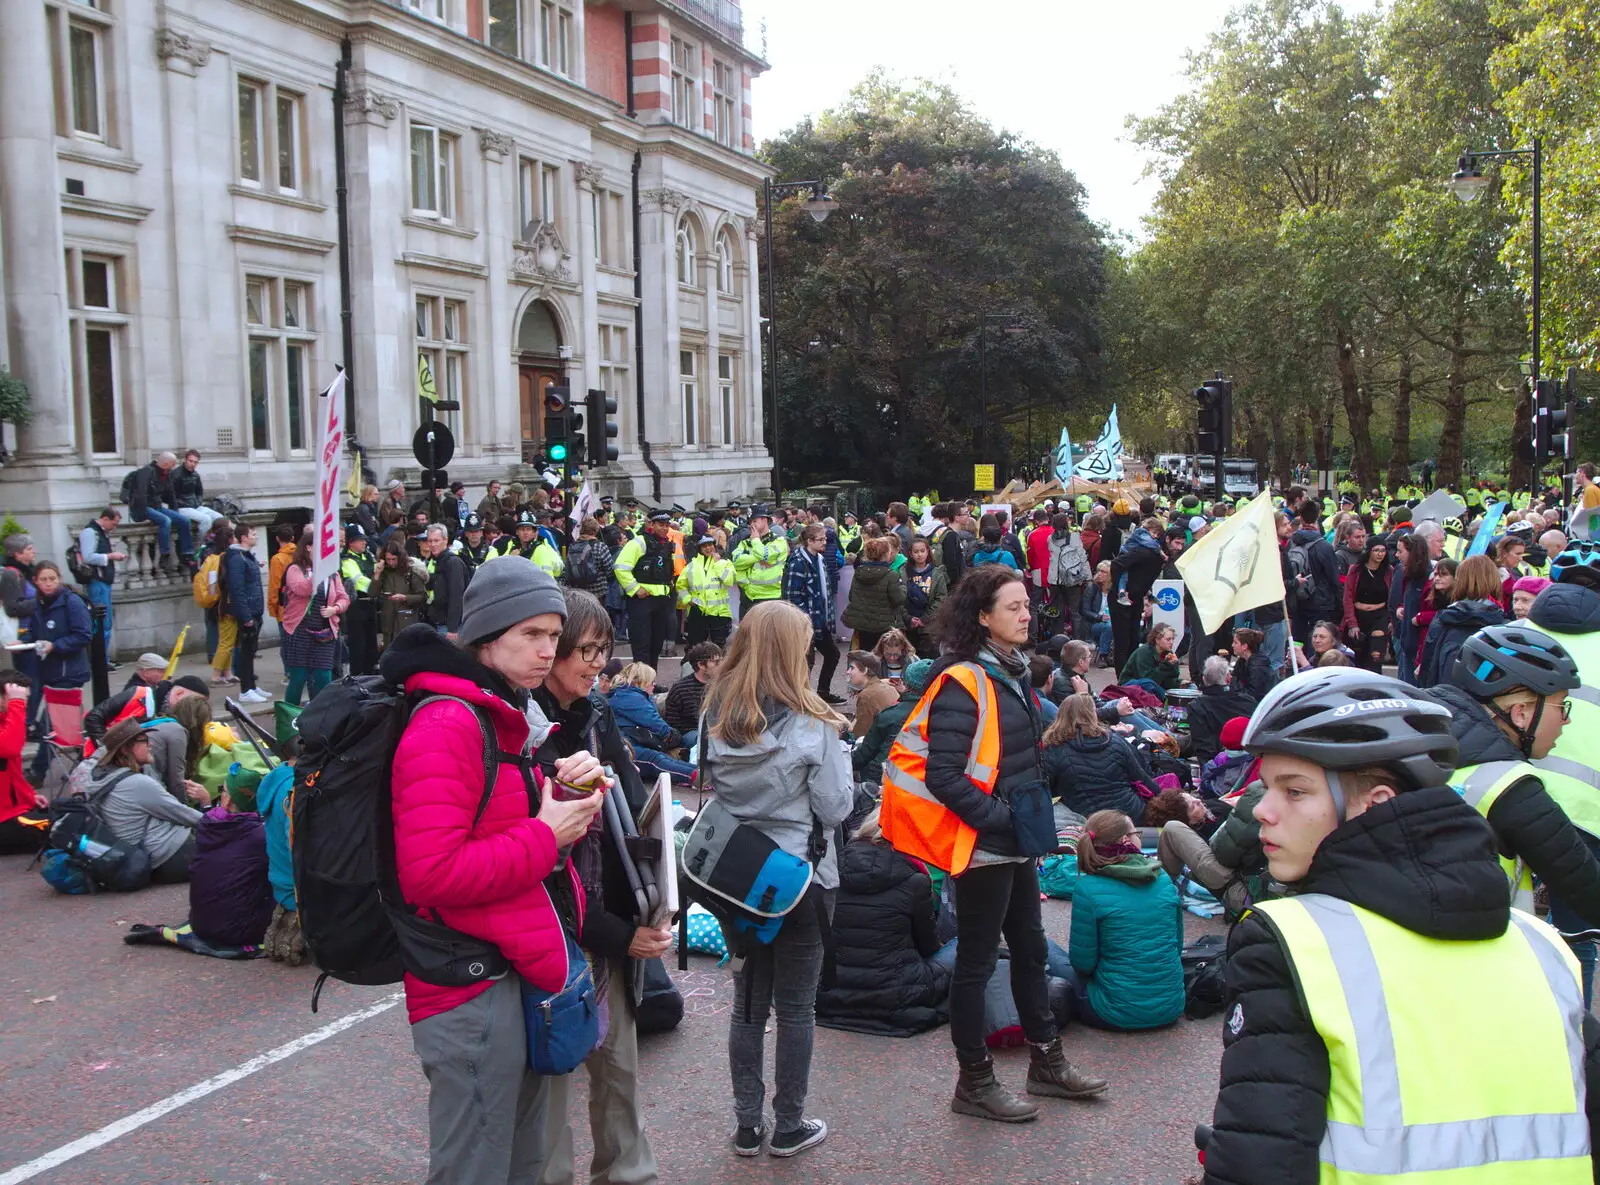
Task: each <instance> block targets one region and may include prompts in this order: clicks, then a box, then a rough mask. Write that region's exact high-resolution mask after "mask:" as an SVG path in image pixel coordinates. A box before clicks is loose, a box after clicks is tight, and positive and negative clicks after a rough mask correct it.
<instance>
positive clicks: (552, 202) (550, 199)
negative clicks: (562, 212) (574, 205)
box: [539, 165, 561, 226]
mask: <svg viewBox="0 0 1600 1185" xmlns="http://www.w3.org/2000/svg"><path fill="white" fill-rule="evenodd" d="M560 186H561V170H560V169H553V168H551V167H550V166H549V165H545V166H544V168H543V169H541V170H540V176H539V217H541V218H543V219H544V220H545V221H546V222H548V223H550V224H551V225H552V226H554V225H555V221H556V198H557V197H559V196H560V193H561V190H560Z"/></svg>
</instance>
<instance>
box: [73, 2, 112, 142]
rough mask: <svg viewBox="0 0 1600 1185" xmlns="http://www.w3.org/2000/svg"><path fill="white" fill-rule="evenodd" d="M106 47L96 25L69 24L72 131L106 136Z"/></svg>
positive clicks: (90, 135)
mask: <svg viewBox="0 0 1600 1185" xmlns="http://www.w3.org/2000/svg"><path fill="white" fill-rule="evenodd" d="M104 57H105V54H104V48H103V44H102V39H101V30H100V29H99V27H97V26H95V25H87V24H83V23H81V22H79V21H70V22H68V24H67V71H68V78H69V82H70V84H71V85H70V87H69V92H70V96H71V103H72V130H73V131H74V132H75V133H77V134H78V135H80V136H87V137H90V138H91V139H96V140H99V139H104V138H105V134H106V133H105V127H106V108H105V92H106V88H105V79H104V77H103V71H104V69H105V64H104Z"/></svg>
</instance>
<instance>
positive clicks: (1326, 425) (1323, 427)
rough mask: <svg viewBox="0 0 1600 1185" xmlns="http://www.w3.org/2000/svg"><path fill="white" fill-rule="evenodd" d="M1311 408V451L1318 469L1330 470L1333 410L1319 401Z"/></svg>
mask: <svg viewBox="0 0 1600 1185" xmlns="http://www.w3.org/2000/svg"><path fill="white" fill-rule="evenodd" d="M1312 408H1313V410H1312V412H1311V416H1312V419H1311V451H1312V452H1313V453H1314V454H1315V455H1316V460H1317V468H1318V469H1332V468H1333V408H1332V407H1330V406H1328V403H1327V400H1319V401H1318V402H1317V403H1315V404H1313V405H1312ZM1319 410H1320V412H1321V414H1320V415H1319V414H1318V411H1319Z"/></svg>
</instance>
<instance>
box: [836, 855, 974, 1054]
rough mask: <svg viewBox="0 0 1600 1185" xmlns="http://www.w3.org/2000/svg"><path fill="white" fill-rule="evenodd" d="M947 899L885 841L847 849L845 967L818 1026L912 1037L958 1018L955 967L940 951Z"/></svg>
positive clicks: (839, 917)
mask: <svg viewBox="0 0 1600 1185" xmlns="http://www.w3.org/2000/svg"><path fill="white" fill-rule="evenodd" d="M938 915H939V902H938V899H937V898H936V897H935V896H934V895H933V882H932V880H930V879H929V877H928V873H927V871H926V869H924V868H923V867H921V866H920V865H919V864H918V863H917V862H916V861H914V860H912V859H911V858H910V857H908V856H903V855H901V854H900V853H899V852H897V851H895V850H894V849H893V848H891V847H888V846H887V845H884V844H876V843H870V842H868V841H867V840H864V839H856V840H851V841H850V842H849V843H847V844H845V846H844V850H843V851H841V852H840V853H839V896H838V899H837V902H836V903H835V905H834V909H833V944H834V954H835V958H836V960H837V970H836V973H835V977H834V982H833V985H832V986H831V987H824V988H821V989H820V990H819V991H818V992H817V1023H818V1024H820V1025H826V1026H827V1027H828V1028H830V1029H848V1030H850V1031H851V1032H856V1033H876V1034H878V1035H880V1036H884V1037H912V1036H915V1035H916V1034H918V1033H924V1032H927V1031H928V1030H929V1029H932V1028H936V1027H937V1026H939V1025H942V1024H944V1022H945V1021H947V1020H949V1019H950V970H949V969H948V968H946V967H943V966H939V965H936V964H934V963H930V962H929V961H928V960H929V958H930V957H931V956H932V955H933V954H935V953H936V952H937V951H938V949H939V935H938V927H937V924H936V923H937V919H938Z"/></svg>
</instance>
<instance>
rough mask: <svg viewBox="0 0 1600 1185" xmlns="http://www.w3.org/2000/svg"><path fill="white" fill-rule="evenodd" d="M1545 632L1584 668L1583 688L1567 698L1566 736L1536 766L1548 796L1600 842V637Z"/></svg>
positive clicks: (1581, 671) (1597, 633) (1581, 670)
mask: <svg viewBox="0 0 1600 1185" xmlns="http://www.w3.org/2000/svg"><path fill="white" fill-rule="evenodd" d="M1538 628H1540V629H1544V627H1543V626H1539V627H1538ZM1544 632H1545V633H1547V634H1549V635H1550V636H1551V637H1552V638H1554V639H1555V640H1556V641H1558V642H1560V643H1561V645H1562V648H1563V649H1565V650H1566V652H1567V653H1568V654H1570V655H1571V656H1572V661H1573V662H1575V663H1577V664H1578V678H1580V679H1582V680H1583V686H1581V687H1575V688H1573V689H1572V690H1571V691H1569V692H1567V695H1568V696H1569V697H1570V698H1571V700H1572V719H1571V720H1569V721H1568V722H1567V726H1566V727H1565V728H1563V729H1562V730H1561V736H1560V737H1559V738H1557V740H1556V743H1555V748H1553V749H1551V750H1550V754H1549V756H1547V757H1541V758H1540V759H1539V760H1538V761H1535V762H1534V763H1533V765H1534V768H1535V769H1537V770H1538V771H1539V780H1540V781H1541V782H1543V783H1544V788H1545V792H1546V793H1547V794H1549V795H1550V797H1551V798H1553V799H1555V800H1556V802H1557V803H1558V804H1560V806H1561V809H1562V810H1564V811H1565V812H1566V813H1567V818H1569V819H1571V820H1572V824H1573V826H1575V827H1577V828H1578V829H1580V830H1582V831H1586V832H1588V833H1589V834H1590V835H1593V836H1595V837H1596V838H1600V631H1595V632H1593V633H1587V634H1562V633H1557V632H1556V631H1555V630H1550V629H1545V630H1544Z"/></svg>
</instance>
